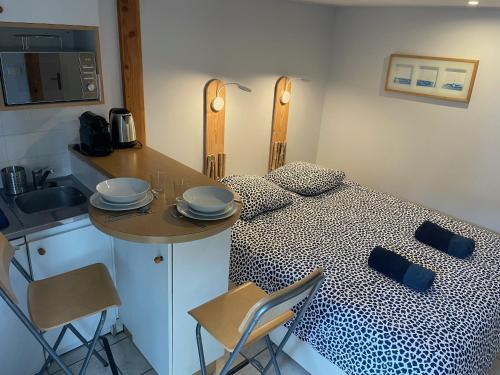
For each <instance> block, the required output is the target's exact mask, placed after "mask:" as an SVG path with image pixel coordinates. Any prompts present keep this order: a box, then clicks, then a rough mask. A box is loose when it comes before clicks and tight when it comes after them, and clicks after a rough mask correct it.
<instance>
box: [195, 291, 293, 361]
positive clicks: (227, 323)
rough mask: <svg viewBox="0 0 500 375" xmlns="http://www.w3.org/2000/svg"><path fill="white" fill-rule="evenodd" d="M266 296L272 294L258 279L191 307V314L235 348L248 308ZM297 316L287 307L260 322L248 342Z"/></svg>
mask: <svg viewBox="0 0 500 375" xmlns="http://www.w3.org/2000/svg"><path fill="white" fill-rule="evenodd" d="M266 296H268V294H267V293H266V292H265V291H263V290H262V289H260V288H259V287H258V286H257V285H255V284H254V283H246V284H243V285H241V286H239V287H237V288H234V289H232V290H230V291H229V292H227V293H225V294H222V295H220V296H219V297H217V298H215V299H213V300H211V301H209V302H207V303H205V304H203V305H201V306H199V307H197V308H195V309H193V310H191V311H189V314H190V315H191V316H192V317H193V318H194V319H195V320H197V321H198V323H199V324H200V325H201V326H202V327H203V328H205V329H206V330H207V331H208V332H209V333H210V334H211V335H212V336H213V337H214V338H215V339H216V340H217V341H219V342H220V343H221V344H222V345H223V346H224V347H225V348H226V350H227V351H229V352H232V351H233V350H234V349H235V347H236V345H237V344H238V341H239V340H240V339H241V337H242V335H243V332H240V330H239V328H240V325H241V323H242V322H243V320H244V319H245V317H246V315H247V313H248V311H249V310H250V309H251V307H252V306H254V305H255V304H256V303H257V302H258V301H260V300H261V299H262V298H263V297H266ZM293 317H294V313H293V311H291V310H286V311H285V312H283V313H281V314H279V315H277V316H276V317H274V318H273V319H271V320H269V321H266V322H265V323H264V324H261V325H258V326H257V327H256V328H255V329H254V330H253V331H252V333H251V334H250V336H249V338H248V340H247V342H246V343H247V344H250V343H252V342H253V341H256V340H258V339H260V338H262V337H264V336H265V335H267V334H268V333H269V332H270V331H272V330H273V329H275V328H277V327H278V326H280V325H282V324H283V323H285V322H287V321H288V320H290V319H292V318H293Z"/></svg>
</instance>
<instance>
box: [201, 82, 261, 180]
mask: <svg viewBox="0 0 500 375" xmlns="http://www.w3.org/2000/svg"><path fill="white" fill-rule="evenodd" d="M227 85H236V86H238V88H239V89H240V90H243V91H246V92H252V90H250V89H249V88H248V87H246V86H243V85H241V84H239V83H237V82H231V83H224V82H222V81H221V80H218V79H212V80H210V81H208V83H207V84H206V86H205V104H204V107H205V132H204V133H205V145H204V150H205V152H204V160H203V172H204V173H205V174H206V175H207V176H208V177H210V178H213V179H214V180H220V179H221V178H223V177H224V176H225V174H226V154H225V153H224V128H225V122H226V119H225V117H226V86H227Z"/></svg>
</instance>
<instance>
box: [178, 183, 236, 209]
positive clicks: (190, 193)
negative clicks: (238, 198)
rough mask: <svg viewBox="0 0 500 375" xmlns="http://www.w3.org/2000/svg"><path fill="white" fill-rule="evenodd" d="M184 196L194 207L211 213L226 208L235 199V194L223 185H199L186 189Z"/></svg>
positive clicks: (190, 205)
mask: <svg viewBox="0 0 500 375" xmlns="http://www.w3.org/2000/svg"><path fill="white" fill-rule="evenodd" d="M182 198H183V199H184V200H185V201H186V202H187V204H188V205H189V207H191V208H192V209H194V210H196V211H200V212H206V213H210V212H217V211H222V210H224V209H226V208H227V207H228V206H229V205H230V204H231V202H232V201H233V200H234V195H233V192H231V191H229V190H227V189H224V188H222V187H217V186H197V187H194V188H191V189H188V190H186V191H185V192H184V194H182Z"/></svg>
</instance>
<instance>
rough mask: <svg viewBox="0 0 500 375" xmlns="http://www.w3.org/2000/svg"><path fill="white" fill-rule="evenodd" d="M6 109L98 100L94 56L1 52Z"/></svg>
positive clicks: (91, 53) (0, 59) (88, 54)
mask: <svg viewBox="0 0 500 375" xmlns="http://www.w3.org/2000/svg"><path fill="white" fill-rule="evenodd" d="M0 71H1V81H2V88H3V96H4V102H5V105H6V106H9V105H22V104H36V103H57V102H72V101H87V100H99V97H100V90H99V80H98V75H97V66H96V58H95V53H94V52H0Z"/></svg>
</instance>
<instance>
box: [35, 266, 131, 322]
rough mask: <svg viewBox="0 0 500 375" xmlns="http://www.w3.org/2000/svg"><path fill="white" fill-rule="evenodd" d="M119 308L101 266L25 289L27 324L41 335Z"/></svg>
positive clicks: (105, 269) (119, 302)
mask: <svg viewBox="0 0 500 375" xmlns="http://www.w3.org/2000/svg"><path fill="white" fill-rule="evenodd" d="M120 305H121V301H120V297H119V296H118V294H117V292H116V289H115V287H114V285H113V280H112V279H111V277H110V275H109V272H108V270H107V268H106V266H105V265H104V264H102V263H98V264H93V265H90V266H87V267H83V268H80V269H77V270H73V271H69V272H66V273H63V274H60V275H57V276H53V277H49V278H47V279H43V280H37V281H33V282H32V283H30V284H29V286H28V309H29V313H30V317H31V321H32V322H33V324H34V325H35V326H36V327H37V328H39V329H40V330H42V331H47V330H49V329H53V328H57V327H60V326H64V325H66V324H68V323H71V322H73V321H75V320H77V319H80V318H84V317H86V316H89V315H94V314H96V313H98V312H102V311H105V310H107V309H109V308H111V307H115V306H120Z"/></svg>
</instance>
